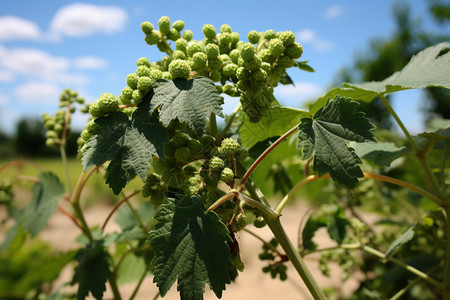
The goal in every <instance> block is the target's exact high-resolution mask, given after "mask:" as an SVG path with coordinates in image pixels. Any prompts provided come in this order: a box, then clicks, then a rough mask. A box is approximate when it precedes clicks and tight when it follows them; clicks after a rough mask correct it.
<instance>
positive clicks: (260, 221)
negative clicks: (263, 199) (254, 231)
mask: <svg viewBox="0 0 450 300" xmlns="http://www.w3.org/2000/svg"><path fill="white" fill-rule="evenodd" d="M253 225H254V226H255V227H256V228H263V227H264V226H266V225H267V223H266V220H264V218H263V217H257V218H256V219H255V221H253Z"/></svg>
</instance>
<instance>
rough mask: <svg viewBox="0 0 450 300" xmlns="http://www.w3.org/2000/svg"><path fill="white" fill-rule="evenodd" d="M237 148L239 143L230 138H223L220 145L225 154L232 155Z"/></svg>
mask: <svg viewBox="0 0 450 300" xmlns="http://www.w3.org/2000/svg"><path fill="white" fill-rule="evenodd" d="M239 148H241V146H240V145H239V143H238V142H237V141H236V140H234V139H232V138H226V139H223V141H222V144H221V145H220V151H221V152H222V153H223V154H225V155H227V156H233V155H234V154H235V153H236V152H237V151H238V150H239Z"/></svg>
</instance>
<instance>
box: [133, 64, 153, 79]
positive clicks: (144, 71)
mask: <svg viewBox="0 0 450 300" xmlns="http://www.w3.org/2000/svg"><path fill="white" fill-rule="evenodd" d="M136 75H137V76H138V77H143V76H149V75H150V68H149V67H147V66H139V67H137V69H136Z"/></svg>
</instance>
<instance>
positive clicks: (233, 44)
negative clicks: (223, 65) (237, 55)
mask: <svg viewBox="0 0 450 300" xmlns="http://www.w3.org/2000/svg"><path fill="white" fill-rule="evenodd" d="M230 37H231V47H232V48H236V47H237V45H238V44H239V41H240V40H241V36H240V35H239V33H237V32H232V33H230Z"/></svg>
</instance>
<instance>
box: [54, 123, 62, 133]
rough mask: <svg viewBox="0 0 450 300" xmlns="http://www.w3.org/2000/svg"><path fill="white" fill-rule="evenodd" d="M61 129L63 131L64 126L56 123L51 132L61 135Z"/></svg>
mask: <svg viewBox="0 0 450 300" xmlns="http://www.w3.org/2000/svg"><path fill="white" fill-rule="evenodd" d="M63 129H64V126H63V125H62V124H60V123H56V124H55V126H54V127H53V130H54V131H55V132H56V133H58V134H59V133H61V132H62V131H63Z"/></svg>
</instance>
